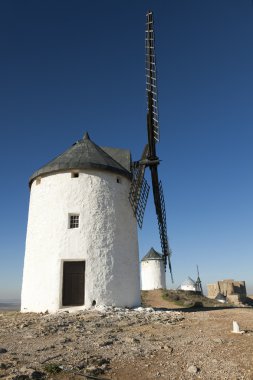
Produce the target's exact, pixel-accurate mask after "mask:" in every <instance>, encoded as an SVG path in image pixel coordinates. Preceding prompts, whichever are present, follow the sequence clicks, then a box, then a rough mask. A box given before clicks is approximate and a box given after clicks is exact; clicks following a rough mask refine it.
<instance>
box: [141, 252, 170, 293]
mask: <svg viewBox="0 0 253 380" xmlns="http://www.w3.org/2000/svg"><path fill="white" fill-rule="evenodd" d="M165 288H166V280H165V268H164V260H163V256H162V255H161V254H160V253H158V252H156V251H155V250H154V248H153V247H152V248H151V249H150V250H149V251H148V253H147V254H146V255H145V256H144V257H143V258H142V260H141V289H142V290H154V289H165Z"/></svg>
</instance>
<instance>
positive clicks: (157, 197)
mask: <svg viewBox="0 0 253 380" xmlns="http://www.w3.org/2000/svg"><path fill="white" fill-rule="evenodd" d="M145 48H146V92H147V133H148V144H147V145H146V146H145V148H144V150H143V153H142V156H141V159H140V160H139V161H137V162H134V170H133V181H132V186H131V189H130V195H129V199H130V203H131V205H132V208H133V211H134V214H135V216H136V219H137V222H138V225H139V227H140V228H142V224H143V217H144V211H145V208H146V204H147V198H148V193H149V185H148V183H147V181H146V180H145V178H144V174H145V169H146V168H147V167H149V169H150V171H151V178H152V188H153V196H154V203H155V209H156V215H157V220H158V227H159V234H160V240H161V248H162V254H163V259H164V264H165V268H166V264H167V262H168V264H169V269H170V273H171V278H172V281H173V277H172V268H171V263H170V256H171V250H170V248H169V242H168V237H167V226H166V211H165V203H164V196H163V190H162V183H161V181H159V179H158V165H159V164H160V160H159V158H158V156H157V153H156V143H157V142H159V122H158V98H157V80H156V59H155V37H154V21H153V13H152V12H148V13H147V15H146V35H145Z"/></svg>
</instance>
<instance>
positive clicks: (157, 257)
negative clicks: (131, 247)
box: [141, 247, 163, 261]
mask: <svg viewBox="0 0 253 380" xmlns="http://www.w3.org/2000/svg"><path fill="white" fill-rule="evenodd" d="M147 260H163V257H162V255H161V254H160V253H158V252H156V251H155V250H154V248H153V247H152V248H151V249H150V250H149V251H148V253H147V254H146V255H145V256H144V257H143V258H142V260H141V261H147Z"/></svg>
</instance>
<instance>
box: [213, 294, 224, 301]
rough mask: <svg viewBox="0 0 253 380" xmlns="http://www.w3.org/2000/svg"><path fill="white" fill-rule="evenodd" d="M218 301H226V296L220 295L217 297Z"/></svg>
mask: <svg viewBox="0 0 253 380" xmlns="http://www.w3.org/2000/svg"><path fill="white" fill-rule="evenodd" d="M215 299H216V300H217V301H226V300H227V298H226V297H225V296H224V294H221V293H218V294H217V296H216V297H215Z"/></svg>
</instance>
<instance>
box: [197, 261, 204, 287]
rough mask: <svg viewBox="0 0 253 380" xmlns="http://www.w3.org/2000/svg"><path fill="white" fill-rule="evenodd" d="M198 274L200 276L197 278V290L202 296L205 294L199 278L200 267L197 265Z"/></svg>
mask: <svg viewBox="0 0 253 380" xmlns="http://www.w3.org/2000/svg"><path fill="white" fill-rule="evenodd" d="M197 274H198V277H197V280H196V290H197V291H198V292H201V294H203V289H202V284H201V280H200V277H199V267H198V265H197Z"/></svg>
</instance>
